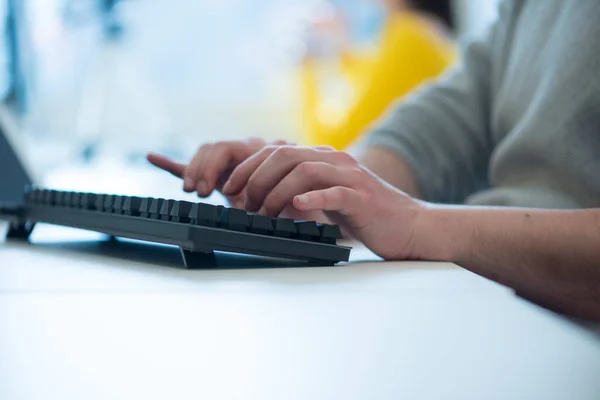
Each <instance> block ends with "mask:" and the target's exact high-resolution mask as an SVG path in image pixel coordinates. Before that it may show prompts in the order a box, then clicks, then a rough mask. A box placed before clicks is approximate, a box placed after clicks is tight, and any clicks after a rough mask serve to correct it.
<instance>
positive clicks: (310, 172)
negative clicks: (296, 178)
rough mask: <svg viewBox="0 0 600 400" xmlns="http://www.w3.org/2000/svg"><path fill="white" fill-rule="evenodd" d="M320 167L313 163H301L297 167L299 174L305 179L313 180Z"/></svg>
mask: <svg viewBox="0 0 600 400" xmlns="http://www.w3.org/2000/svg"><path fill="white" fill-rule="evenodd" d="M320 169H321V165H320V164H319V163H314V162H303V163H302V164H300V165H299V166H298V171H299V172H300V174H302V175H303V176H305V177H307V178H314V177H316V176H318V175H319V173H320Z"/></svg>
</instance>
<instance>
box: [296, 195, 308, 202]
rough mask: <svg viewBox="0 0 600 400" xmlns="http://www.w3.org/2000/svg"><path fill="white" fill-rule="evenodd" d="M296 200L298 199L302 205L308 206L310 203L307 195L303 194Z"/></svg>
mask: <svg viewBox="0 0 600 400" xmlns="http://www.w3.org/2000/svg"><path fill="white" fill-rule="evenodd" d="M296 198H297V199H298V201H299V202H300V203H302V204H306V203H308V201H309V200H310V198H309V197H308V195H307V194H301V195H300V196H296Z"/></svg>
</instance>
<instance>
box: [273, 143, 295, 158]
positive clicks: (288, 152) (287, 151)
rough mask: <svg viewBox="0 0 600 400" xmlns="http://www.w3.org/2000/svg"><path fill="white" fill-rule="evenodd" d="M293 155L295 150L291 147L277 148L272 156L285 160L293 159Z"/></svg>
mask: <svg viewBox="0 0 600 400" xmlns="http://www.w3.org/2000/svg"><path fill="white" fill-rule="evenodd" d="M295 153H296V149H295V148H294V147H293V146H279V147H278V148H277V149H276V150H275V153H274V154H273V156H274V157H277V158H281V159H287V158H290V157H293V156H294V154H295Z"/></svg>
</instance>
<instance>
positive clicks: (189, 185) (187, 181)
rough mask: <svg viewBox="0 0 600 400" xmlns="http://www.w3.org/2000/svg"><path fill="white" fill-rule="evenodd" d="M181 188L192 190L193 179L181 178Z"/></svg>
mask: <svg viewBox="0 0 600 400" xmlns="http://www.w3.org/2000/svg"><path fill="white" fill-rule="evenodd" d="M183 188H184V189H185V190H193V189H194V180H193V179H192V178H185V179H184V180H183Z"/></svg>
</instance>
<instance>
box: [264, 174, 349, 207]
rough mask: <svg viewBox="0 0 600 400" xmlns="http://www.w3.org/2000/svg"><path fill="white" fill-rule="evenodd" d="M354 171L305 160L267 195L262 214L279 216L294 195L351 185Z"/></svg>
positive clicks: (290, 202)
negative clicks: (349, 171) (350, 171)
mask: <svg viewBox="0 0 600 400" xmlns="http://www.w3.org/2000/svg"><path fill="white" fill-rule="evenodd" d="M353 176H354V175H353V174H352V173H348V171H347V170H346V169H343V168H340V167H338V166H335V165H332V164H328V163H324V162H305V163H302V164H300V165H298V166H297V167H296V168H294V169H293V170H292V172H290V173H289V174H288V175H287V176H285V177H284V178H283V179H282V180H281V182H279V183H278V184H277V185H276V186H275V187H274V188H273V190H271V191H270V193H269V194H268V195H267V196H266V197H265V200H264V202H263V204H262V205H260V208H261V209H260V211H259V213H260V214H263V215H270V216H273V217H276V216H278V215H279V214H280V213H281V212H282V211H283V210H284V209H285V207H286V206H287V205H290V204H292V201H293V199H294V197H296V196H297V195H299V194H302V193H306V192H309V191H311V190H316V189H325V188H329V187H332V186H349V185H351V183H352V178H353Z"/></svg>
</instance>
